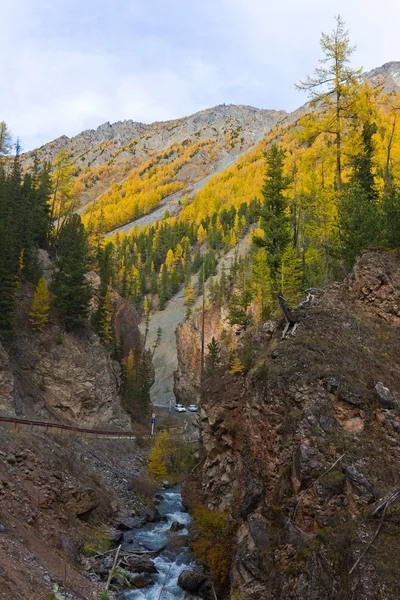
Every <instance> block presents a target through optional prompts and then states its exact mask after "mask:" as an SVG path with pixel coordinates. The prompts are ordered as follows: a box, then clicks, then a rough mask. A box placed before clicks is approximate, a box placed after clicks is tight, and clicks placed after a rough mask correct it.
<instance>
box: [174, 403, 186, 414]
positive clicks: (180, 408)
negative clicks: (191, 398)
mask: <svg viewBox="0 0 400 600" xmlns="http://www.w3.org/2000/svg"><path fill="white" fill-rule="evenodd" d="M175 410H176V412H186V408H185V407H184V406H183V404H175Z"/></svg>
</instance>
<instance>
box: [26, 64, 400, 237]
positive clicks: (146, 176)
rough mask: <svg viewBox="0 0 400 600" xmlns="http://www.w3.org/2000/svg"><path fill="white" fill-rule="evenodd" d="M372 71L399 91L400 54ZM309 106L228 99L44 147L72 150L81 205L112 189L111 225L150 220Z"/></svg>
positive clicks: (50, 157) (52, 152)
mask: <svg viewBox="0 0 400 600" xmlns="http://www.w3.org/2000/svg"><path fill="white" fill-rule="evenodd" d="M364 77H365V79H366V80H367V81H369V82H370V83H371V84H372V85H373V86H376V85H378V84H383V92H384V93H391V92H395V91H398V90H399V89H400V62H395V61H394V62H389V63H386V64H384V65H383V66H381V67H379V68H376V69H373V70H372V71H369V72H368V73H365V74H364ZM306 107H307V105H304V106H302V107H300V108H299V109H298V110H296V111H294V112H293V113H290V114H288V113H286V112H285V111H276V110H264V109H258V108H254V107H251V106H243V105H224V104H223V105H219V106H215V107H213V108H208V109H206V110H202V111H200V112H197V113H195V114H193V115H190V116H188V117H183V118H180V119H176V120H172V121H165V122H155V123H152V124H145V123H138V122H135V121H132V120H127V121H119V122H116V123H112V124H111V123H109V122H108V123H104V124H102V125H100V126H99V127H98V128H97V129H89V130H87V131H84V132H82V133H80V134H79V135H76V136H74V137H72V138H68V137H67V136H61V137H59V138H57V139H56V140H54V141H52V142H49V143H48V144H45V145H44V146H42V147H40V148H39V149H38V150H37V155H38V157H39V161H40V162H41V163H42V162H44V161H50V162H51V163H54V161H55V159H56V157H57V155H58V154H59V153H60V152H64V153H65V154H66V155H67V156H68V159H69V161H70V163H71V165H72V167H73V176H74V183H75V192H76V197H77V201H78V206H79V207H80V210H84V209H85V207H86V206H88V205H90V204H92V203H93V202H94V201H96V200H97V199H99V198H101V197H103V198H105V200H106V203H108V204H110V197H112V198H111V204H112V205H113V207H114V208H113V217H112V218H110V215H108V218H106V223H105V230H106V231H110V230H112V229H115V228H116V227H119V226H122V225H125V224H128V223H131V222H132V221H137V220H138V219H139V218H140V217H143V216H144V215H146V214H148V213H153V212H154V211H155V209H157V208H158V209H159V210H158V212H156V213H155V214H154V215H153V217H152V218H151V219H144V220H143V221H140V222H139V224H150V223H151V222H154V221H155V220H157V219H159V218H161V217H162V216H163V213H164V210H165V208H167V207H168V208H169V209H170V207H171V210H170V212H171V214H174V213H176V212H178V210H179V207H178V204H181V202H180V200H183V198H184V196H185V194H186V193H188V194H189V196H193V195H194V193H195V192H197V191H198V190H199V189H201V188H202V187H203V185H204V184H205V183H206V182H207V181H208V179H209V178H210V177H211V176H213V175H215V174H217V173H219V172H221V171H223V170H225V168H226V167H227V166H229V165H230V164H231V163H232V162H234V161H235V160H236V159H237V158H238V157H239V156H241V155H242V154H245V153H246V152H247V151H248V150H250V149H252V148H253V147H255V146H256V144H257V142H259V141H260V140H262V139H263V137H265V135H266V134H267V133H268V132H269V131H270V130H271V129H273V128H274V127H275V126H276V125H279V124H285V125H286V124H289V123H291V122H293V121H295V120H296V119H297V118H298V117H299V116H300V115H301V114H302V113H304V111H305V109H306ZM22 159H23V160H22V164H23V167H24V168H29V167H30V166H31V165H32V162H33V153H32V152H30V153H27V154H24V155H23V157H22ZM144 180H145V183H144V184H141V182H143V181H144ZM149 180H151V181H149ZM103 194H104V195H105V196H103ZM143 194H146V196H145V197H144V196H143ZM96 208H97V214H96V210H95V213H94V215H92V213H93V210H92V209H90V213H88V218H87V220H86V223H88V221H89V220H90V219H91V218H92V216H93V219H94V223H96V222H98V221H99V218H100V215H99V209H98V207H96ZM117 213H118V214H117Z"/></svg>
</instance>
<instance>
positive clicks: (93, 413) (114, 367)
mask: <svg viewBox="0 0 400 600" xmlns="http://www.w3.org/2000/svg"><path fill="white" fill-rule="evenodd" d="M32 297H33V286H32V285H31V284H24V285H23V286H22V287H21V288H20V292H19V301H18V305H17V313H16V328H15V333H14V334H13V336H12V338H11V340H9V341H8V342H7V344H3V346H1V345H0V361H1V370H0V398H1V415H2V416H11V417H15V416H16V417H19V418H27V419H34V420H42V421H50V422H66V423H71V424H75V423H78V424H79V426H81V427H89V428H96V427H97V428H101V427H105V428H106V429H122V430H130V417H129V415H128V414H127V413H126V412H125V411H124V410H123V408H122V399H121V394H120V386H121V368H120V365H119V364H118V363H117V362H116V361H113V360H112V359H111V357H110V354H109V352H108V350H107V349H106V348H105V347H104V345H103V344H102V343H101V342H100V339H99V337H98V336H97V335H96V334H95V332H94V331H93V329H92V328H91V327H90V326H88V327H87V328H86V329H85V330H83V331H81V332H80V333H68V332H66V331H65V329H64V328H63V327H62V325H61V323H60V321H59V318H58V314H57V310H56V309H54V308H53V309H52V311H51V314H50V322H49V324H48V325H47V326H46V328H45V330H44V331H43V332H41V333H34V332H32V329H31V327H30V325H29V310H30V307H31V303H32ZM114 309H115V312H114V326H115V329H116V331H117V332H119V331H120V330H122V329H123V330H124V343H125V346H126V347H125V353H126V355H127V354H128V353H129V350H130V349H131V348H134V349H137V348H139V349H140V348H141V347H142V339H141V334H140V331H139V328H138V322H139V318H138V315H137V314H136V312H135V310H134V309H133V307H132V306H130V305H129V304H128V303H127V301H125V300H123V299H122V298H121V297H119V296H118V294H115V302H114Z"/></svg>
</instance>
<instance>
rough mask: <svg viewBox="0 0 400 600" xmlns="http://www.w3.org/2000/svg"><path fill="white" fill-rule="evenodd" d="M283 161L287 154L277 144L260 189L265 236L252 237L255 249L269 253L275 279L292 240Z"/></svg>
mask: <svg viewBox="0 0 400 600" xmlns="http://www.w3.org/2000/svg"><path fill="white" fill-rule="evenodd" d="M284 159H285V153H284V151H283V150H282V149H280V148H278V146H277V145H276V144H273V145H272V146H271V148H270V150H269V151H268V152H267V153H266V161H267V165H266V171H265V180H264V185H263V187H262V189H261V194H262V197H263V205H262V208H261V220H260V226H261V228H262V229H263V231H264V236H263V237H259V236H254V237H253V241H254V243H255V244H256V245H258V246H260V247H264V248H265V249H266V251H267V256H268V261H269V266H270V269H271V274H272V276H273V277H274V276H275V275H276V273H277V271H278V269H279V265H280V263H281V258H282V253H283V252H284V250H285V248H286V247H287V245H288V244H289V243H290V238H291V233H290V220H289V217H288V215H287V213H286V209H287V200H286V198H285V196H284V193H283V192H284V191H285V189H286V187H287V185H288V180H287V178H286V177H284V175H283V166H284Z"/></svg>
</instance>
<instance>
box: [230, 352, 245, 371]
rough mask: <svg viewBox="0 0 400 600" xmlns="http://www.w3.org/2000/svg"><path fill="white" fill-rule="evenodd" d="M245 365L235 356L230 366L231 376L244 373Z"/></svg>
mask: <svg viewBox="0 0 400 600" xmlns="http://www.w3.org/2000/svg"><path fill="white" fill-rule="evenodd" d="M243 371H244V365H243V363H242V361H241V360H240V358H239V357H238V356H235V357H233V358H232V360H231V364H230V366H229V373H230V374H231V375H237V374H239V373H243Z"/></svg>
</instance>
